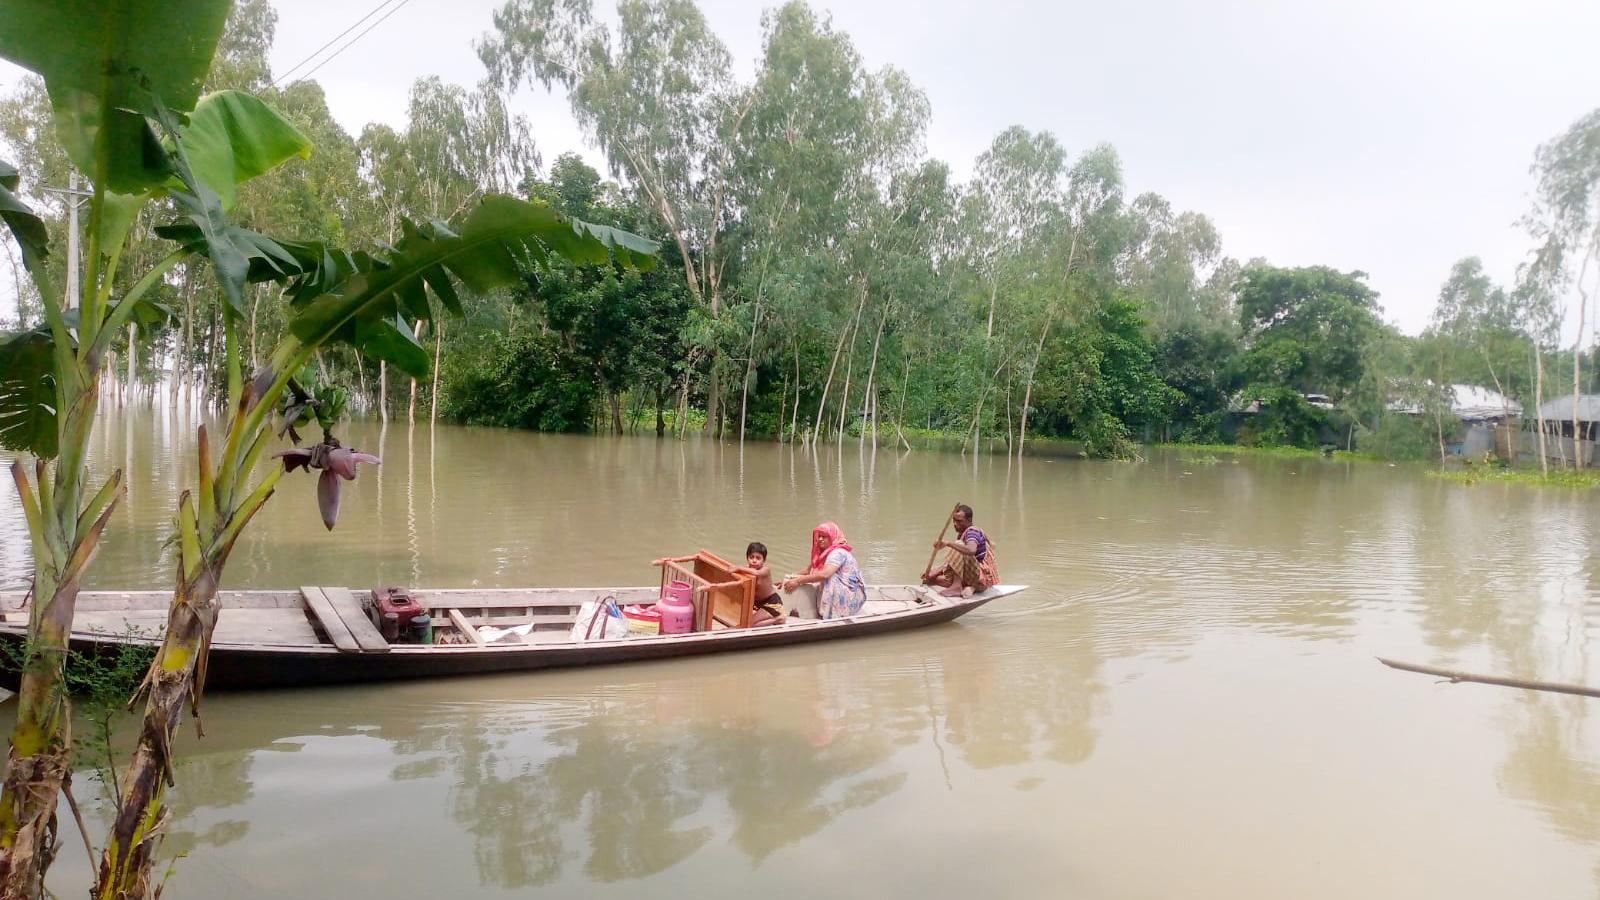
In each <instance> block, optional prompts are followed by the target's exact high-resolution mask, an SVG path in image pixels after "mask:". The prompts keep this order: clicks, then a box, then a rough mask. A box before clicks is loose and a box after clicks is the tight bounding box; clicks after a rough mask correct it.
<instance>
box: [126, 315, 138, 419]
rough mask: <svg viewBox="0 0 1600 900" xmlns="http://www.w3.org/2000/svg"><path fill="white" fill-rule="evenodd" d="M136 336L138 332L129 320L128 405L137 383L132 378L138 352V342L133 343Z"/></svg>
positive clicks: (130, 404)
mask: <svg viewBox="0 0 1600 900" xmlns="http://www.w3.org/2000/svg"><path fill="white" fill-rule="evenodd" d="M137 338H138V332H137V330H136V329H135V328H134V324H133V323H132V322H129V323H128V405H129V406H132V405H133V396H134V386H135V385H136V384H137V382H136V381H135V380H134V370H133V366H134V363H135V362H137V361H138V359H139V354H138V351H137V350H136V348H137V347H138V344H136V343H134V342H135V340H137Z"/></svg>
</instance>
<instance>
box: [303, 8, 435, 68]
mask: <svg viewBox="0 0 1600 900" xmlns="http://www.w3.org/2000/svg"><path fill="white" fill-rule="evenodd" d="M410 2H411V0H400V2H399V3H397V4H395V5H394V6H393V7H392V8H390V10H389V11H388V12H386V13H384V14H383V15H382V16H380V17H379V18H378V21H376V22H373V23H372V24H371V25H368V26H367V27H366V28H365V29H363V30H362V32H361V33H360V34H358V35H356V36H355V37H353V38H351V39H350V40H348V41H346V42H345V45H344V46H343V47H340V48H339V49H337V50H335V51H333V53H332V54H331V55H329V56H328V58H327V59H324V60H323V61H322V62H319V63H317V64H316V65H315V66H312V67H311V71H309V72H307V73H305V74H304V75H301V76H300V77H299V78H296V79H295V81H305V80H306V79H307V78H310V77H311V76H313V75H315V74H317V70H318V69H320V68H322V67H323V66H325V65H327V64H328V63H331V62H333V61H334V60H335V59H337V58H338V57H339V54H341V53H343V52H345V51H346V50H349V49H350V45H352V44H354V43H355V42H356V41H359V40H361V39H362V38H364V37H366V36H367V32H369V31H371V30H372V29H374V28H377V27H378V26H379V25H382V24H383V23H384V21H385V20H387V19H388V18H389V17H390V16H392V15H394V14H395V13H397V12H399V11H400V7H402V6H405V5H406V4H407V3H410ZM351 27H355V26H351Z"/></svg>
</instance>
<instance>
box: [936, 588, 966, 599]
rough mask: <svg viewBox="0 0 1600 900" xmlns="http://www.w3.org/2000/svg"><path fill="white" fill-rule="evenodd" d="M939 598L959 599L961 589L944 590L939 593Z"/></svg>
mask: <svg viewBox="0 0 1600 900" xmlns="http://www.w3.org/2000/svg"><path fill="white" fill-rule="evenodd" d="M939 596H941V597H959V596H961V589H960V588H953V587H951V588H945V589H944V590H942V591H940V592H939Z"/></svg>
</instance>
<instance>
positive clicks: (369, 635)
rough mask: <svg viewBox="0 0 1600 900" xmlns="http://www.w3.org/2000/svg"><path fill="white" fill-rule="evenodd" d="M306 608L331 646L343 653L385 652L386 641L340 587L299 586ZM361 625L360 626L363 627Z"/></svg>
mask: <svg viewBox="0 0 1600 900" xmlns="http://www.w3.org/2000/svg"><path fill="white" fill-rule="evenodd" d="M300 593H301V595H302V596H304V597H305V598H306V608H307V609H309V610H311V615H312V616H313V617H314V618H315V619H316V621H317V624H318V625H321V626H322V631H323V633H324V634H326V635H327V636H328V640H329V641H332V642H333V645H334V646H335V647H338V648H339V649H340V650H342V651H344V652H346V653H387V652H389V642H388V641H386V640H384V639H383V635H382V634H379V633H378V629H377V628H375V627H373V624H372V622H371V620H369V619H368V618H367V614H366V613H364V612H362V611H361V606H360V604H358V603H357V602H356V600H355V598H354V597H353V596H351V594H350V592H349V591H347V590H345V589H344V588H320V587H302V588H301V589H300ZM363 626H364V627H363Z"/></svg>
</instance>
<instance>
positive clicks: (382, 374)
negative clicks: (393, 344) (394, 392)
mask: <svg viewBox="0 0 1600 900" xmlns="http://www.w3.org/2000/svg"><path fill="white" fill-rule="evenodd" d="M378 417H379V418H380V419H382V420H383V421H385V422H387V421H389V363H388V362H387V361H385V360H381V359H380V360H378Z"/></svg>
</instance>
